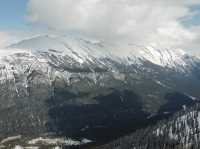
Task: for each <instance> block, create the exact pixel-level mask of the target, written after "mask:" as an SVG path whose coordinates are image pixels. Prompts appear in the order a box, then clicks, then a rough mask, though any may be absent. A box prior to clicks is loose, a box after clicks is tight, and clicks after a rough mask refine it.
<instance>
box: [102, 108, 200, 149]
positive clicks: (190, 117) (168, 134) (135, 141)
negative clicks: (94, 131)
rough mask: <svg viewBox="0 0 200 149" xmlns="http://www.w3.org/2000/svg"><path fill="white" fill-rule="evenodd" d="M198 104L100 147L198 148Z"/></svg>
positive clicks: (199, 125) (112, 148) (104, 148)
mask: <svg viewBox="0 0 200 149" xmlns="http://www.w3.org/2000/svg"><path fill="white" fill-rule="evenodd" d="M199 132H200V105H199V104H197V105H195V106H193V107H191V108H189V109H184V110H182V111H180V112H178V113H176V114H175V115H174V116H172V117H171V118H169V119H167V120H165V121H161V122H159V123H157V124H156V125H154V126H149V127H148V128H146V129H141V130H138V131H136V132H135V133H133V134H131V135H129V136H126V137H124V138H120V139H118V140H116V141H114V142H112V143H110V144H107V145H105V146H101V147H99V148H101V149H128V148H134V149H147V148H148V149H160V148H165V149H179V148H181V149H198V148H199V147H200V133H199Z"/></svg>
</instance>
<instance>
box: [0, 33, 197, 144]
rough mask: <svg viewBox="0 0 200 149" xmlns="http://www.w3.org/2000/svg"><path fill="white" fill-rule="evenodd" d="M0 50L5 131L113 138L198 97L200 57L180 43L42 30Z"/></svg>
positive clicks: (1, 127)
mask: <svg viewBox="0 0 200 149" xmlns="http://www.w3.org/2000/svg"><path fill="white" fill-rule="evenodd" d="M122 48H124V51H129V52H123V53H121V52H119V51H122V50H121V49H122ZM0 53H1V55H0V84H1V86H0V93H1V94H0V102H1V105H0V119H1V120H0V138H5V137H10V136H13V135H19V134H21V135H23V136H27V137H31V138H32V137H34V138H35V137H40V136H44V135H47V134H48V135H51V134H53V135H56V136H67V137H78V138H82V137H87V138H89V139H91V140H97V142H98V141H100V142H101V141H102V142H103V141H108V140H110V139H113V138H114V137H117V136H121V135H124V134H126V133H127V132H130V131H135V130H136V129H137V128H140V127H141V126H145V125H147V123H149V122H150V121H151V117H152V116H158V117H161V118H162V117H165V116H166V115H168V114H172V113H174V112H175V111H177V110H179V109H181V108H182V106H183V105H185V104H187V105H192V104H195V103H196V102H198V100H197V99H198V98H199V97H200V94H199V90H198V88H200V70H199V68H200V67H199V65H200V60H199V59H198V58H196V57H193V56H190V55H188V54H186V53H184V52H183V51H180V50H168V49H163V50H162V49H155V48H152V47H142V46H134V45H127V46H122V45H120V46H119V45H113V44H108V43H104V42H100V41H94V40H88V39H84V38H79V37H74V36H66V37H50V36H40V37H35V38H32V39H28V40H24V41H21V42H19V43H17V44H14V45H11V46H9V47H8V48H6V49H1V50H0ZM166 113H167V114H166ZM158 119H160V118H158ZM119 128H121V130H120V131H117V130H119ZM102 136H103V137H102ZM102 138H104V139H105V140H102Z"/></svg>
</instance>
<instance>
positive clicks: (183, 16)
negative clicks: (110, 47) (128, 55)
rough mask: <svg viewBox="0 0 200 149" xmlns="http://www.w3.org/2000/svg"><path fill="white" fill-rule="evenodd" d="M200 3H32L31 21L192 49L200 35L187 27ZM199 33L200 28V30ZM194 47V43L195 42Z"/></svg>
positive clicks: (120, 0) (150, 0) (119, 0)
mask: <svg viewBox="0 0 200 149" xmlns="http://www.w3.org/2000/svg"><path fill="white" fill-rule="evenodd" d="M198 4H200V1H199V0H176V1H175V0H42V1H41V0H29V3H28V16H27V17H28V20H29V21H30V22H32V23H33V24H37V25H38V24H39V25H41V26H47V27H48V28H50V29H52V30H56V31H61V32H63V31H65V32H68V31H74V32H79V33H81V34H84V35H87V36H91V37H95V38H99V39H101V40H108V41H112V42H131V43H135V44H144V45H146V44H151V45H154V46H162V47H166V48H170V47H175V48H177V47H178V48H189V49H190V48H191V46H190V45H187V44H193V42H194V41H198V38H199V36H198V34H199V32H195V31H196V29H195V28H194V27H186V26H184V25H183V24H182V21H183V20H184V21H186V22H187V19H188V18H191V17H193V16H194V15H195V13H196V12H193V11H192V9H191V6H193V5H198ZM198 31H199V29H198ZM194 44H195V43H194Z"/></svg>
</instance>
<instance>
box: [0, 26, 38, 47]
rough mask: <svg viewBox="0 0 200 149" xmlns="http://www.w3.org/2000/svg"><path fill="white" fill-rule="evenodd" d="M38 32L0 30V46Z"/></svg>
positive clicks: (32, 35) (29, 36)
mask: <svg viewBox="0 0 200 149" xmlns="http://www.w3.org/2000/svg"><path fill="white" fill-rule="evenodd" d="M37 35H40V34H37V33H34V32H29V31H22V30H0V48H5V47H7V46H9V45H11V44H13V43H17V42H19V41H21V40H24V39H28V38H31V37H34V36H37Z"/></svg>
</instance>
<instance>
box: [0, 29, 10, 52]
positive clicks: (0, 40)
mask: <svg viewBox="0 0 200 149" xmlns="http://www.w3.org/2000/svg"><path fill="white" fill-rule="evenodd" d="M9 41H10V36H9V35H8V34H7V33H6V32H3V31H0V48H3V47H5V46H6V45H8V43H9Z"/></svg>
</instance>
